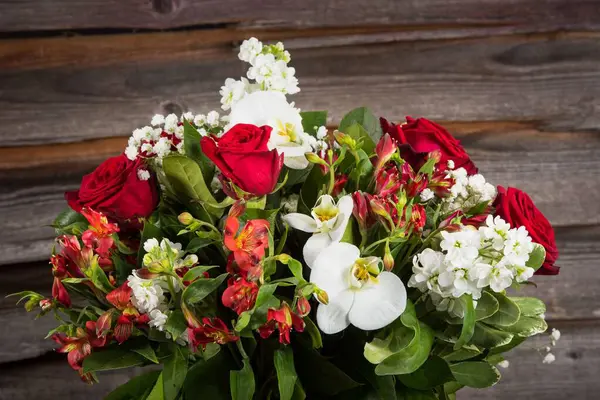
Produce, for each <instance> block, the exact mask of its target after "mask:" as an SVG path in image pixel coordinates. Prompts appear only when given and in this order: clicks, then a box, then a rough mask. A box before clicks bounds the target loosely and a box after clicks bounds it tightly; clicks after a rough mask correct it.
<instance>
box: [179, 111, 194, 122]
mask: <svg viewBox="0 0 600 400" xmlns="http://www.w3.org/2000/svg"><path fill="white" fill-rule="evenodd" d="M193 120H194V114H193V113H191V112H189V111H188V112H186V113H183V115H182V116H181V122H185V121H193Z"/></svg>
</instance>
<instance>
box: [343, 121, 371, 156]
mask: <svg viewBox="0 0 600 400" xmlns="http://www.w3.org/2000/svg"><path fill="white" fill-rule="evenodd" d="M344 133H345V134H347V135H348V136H350V137H351V138H353V139H354V140H356V141H357V142H358V143H362V146H361V149H362V150H363V151H364V152H365V153H366V154H367V155H370V154H373V153H374V152H375V146H376V144H377V142H375V141H373V139H372V138H371V136H370V135H369V132H368V131H366V130H365V128H364V127H363V126H362V125H360V124H358V123H355V124H352V125H350V126H349V127H347V128H346V130H345V131H344Z"/></svg>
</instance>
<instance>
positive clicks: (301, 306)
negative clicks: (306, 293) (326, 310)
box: [296, 296, 310, 318]
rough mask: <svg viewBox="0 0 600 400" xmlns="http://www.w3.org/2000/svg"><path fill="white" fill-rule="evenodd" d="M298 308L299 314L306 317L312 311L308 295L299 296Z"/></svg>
mask: <svg viewBox="0 0 600 400" xmlns="http://www.w3.org/2000/svg"><path fill="white" fill-rule="evenodd" d="M296 309H297V310H298V315H299V316H300V317H302V318H304V317H306V316H307V315H308V314H309V313H310V302H309V301H308V299H307V298H306V297H302V296H301V297H298V301H297V303H296Z"/></svg>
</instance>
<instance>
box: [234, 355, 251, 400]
mask: <svg viewBox="0 0 600 400" xmlns="http://www.w3.org/2000/svg"><path fill="white" fill-rule="evenodd" d="M243 363H244V366H243V367H242V369H241V370H239V371H236V370H233V371H230V372H229V385H230V386H231V398H232V400H252V397H253V396H254V390H255V382H254V372H253V371H252V367H251V366H250V360H248V359H247V358H245V359H244V360H243Z"/></svg>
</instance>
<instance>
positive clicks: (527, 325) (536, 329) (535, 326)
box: [504, 316, 548, 337]
mask: <svg viewBox="0 0 600 400" xmlns="http://www.w3.org/2000/svg"><path fill="white" fill-rule="evenodd" d="M504 329H505V330H506V331H507V332H510V333H513V334H515V335H517V336H520V337H530V336H534V335H537V334H538V333H542V332H546V330H547V329H548V324H547V323H546V321H545V320H544V319H543V318H541V317H525V316H521V318H519V320H518V321H517V323H516V324H513V325H511V326H507V327H505V328H504Z"/></svg>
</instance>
